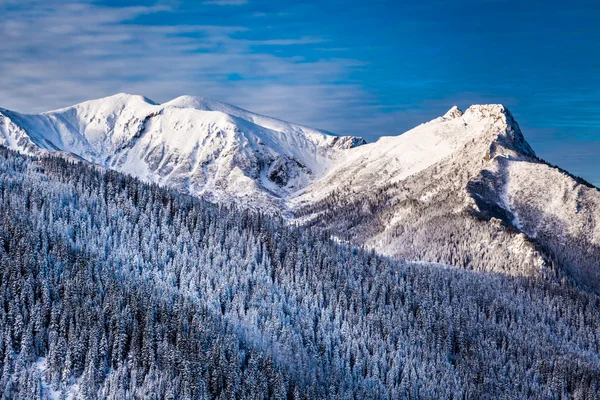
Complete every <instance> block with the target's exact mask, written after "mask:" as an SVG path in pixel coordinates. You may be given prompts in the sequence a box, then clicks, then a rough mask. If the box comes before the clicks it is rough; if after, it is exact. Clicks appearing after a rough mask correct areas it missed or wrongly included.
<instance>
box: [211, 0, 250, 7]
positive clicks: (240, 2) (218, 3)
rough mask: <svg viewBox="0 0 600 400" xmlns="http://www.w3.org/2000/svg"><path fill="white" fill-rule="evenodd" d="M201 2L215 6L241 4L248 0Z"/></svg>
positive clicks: (246, 2)
mask: <svg viewBox="0 0 600 400" xmlns="http://www.w3.org/2000/svg"><path fill="white" fill-rule="evenodd" d="M203 4H209V5H215V6H241V5H244V4H248V0H207V1H204V2H203Z"/></svg>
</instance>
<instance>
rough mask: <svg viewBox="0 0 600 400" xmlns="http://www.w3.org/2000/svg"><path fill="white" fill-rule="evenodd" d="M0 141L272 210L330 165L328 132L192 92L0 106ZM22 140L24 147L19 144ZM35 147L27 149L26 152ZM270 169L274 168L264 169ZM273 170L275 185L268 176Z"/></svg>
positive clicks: (338, 146) (334, 154) (344, 142)
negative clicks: (38, 109)
mask: <svg viewBox="0 0 600 400" xmlns="http://www.w3.org/2000/svg"><path fill="white" fill-rule="evenodd" d="M1 112H2V116H1V117H2V120H1V121H0V143H2V144H5V145H7V146H9V147H10V148H12V149H15V150H19V151H23V152H30V153H31V151H30V149H31V148H33V149H35V148H36V146H37V148H39V149H49V150H61V151H66V152H69V153H73V154H76V155H78V156H80V157H81V158H83V159H84V160H87V161H89V162H92V163H95V164H98V165H100V166H103V167H107V168H111V169H115V170H117V171H120V172H125V173H129V174H132V175H134V176H137V177H139V178H141V179H143V180H146V181H151V182H155V183H159V184H162V185H167V186H171V187H174V188H176V189H178V190H181V191H184V192H188V193H190V194H193V195H197V196H203V197H207V198H211V199H214V200H215V201H224V202H237V201H239V200H240V198H242V199H243V201H244V202H247V203H249V205H250V206H251V207H252V208H254V207H256V208H260V209H263V210H267V211H276V210H278V209H281V208H282V207H283V208H285V206H284V204H283V200H282V199H283V198H285V197H287V196H288V195H289V194H290V193H291V192H294V191H296V190H299V189H302V188H305V187H307V186H308V185H310V184H311V183H312V182H313V181H315V180H317V179H319V178H320V177H322V176H323V175H324V174H325V173H326V171H328V170H329V169H330V168H331V165H332V164H333V162H334V160H335V159H337V158H338V156H339V154H340V153H343V152H345V151H346V150H345V147H349V146H351V145H357V144H360V143H362V142H361V140H362V139H356V138H351V137H337V136H334V135H332V134H330V133H328V132H325V131H320V130H316V129H312V128H308V127H304V126H301V125H297V124H292V123H288V122H285V121H281V120H278V119H275V118H269V117H266V116H262V115H259V114H255V113H252V112H250V111H246V110H243V109H240V108H237V107H234V106H231V105H228V104H225V103H220V102H217V101H214V100H209V99H205V98H201V97H191V96H183V97H179V98H177V99H175V100H172V101H170V102H167V103H165V104H162V105H160V104H157V103H155V102H153V101H151V100H149V99H147V98H145V97H142V96H134V95H128V94H123V93H121V94H117V95H114V96H110V97H106V98H103V99H98V100H91V101H87V102H84V103H80V104H77V105H74V106H71V107H66V108H62V109H59V110H54V111H49V112H45V113H42V114H36V115H26V114H20V113H17V112H13V111H8V110H1ZM23 140H25V141H27V143H26V144H28V146H24V145H21V144H20V141H21V142H23ZM34 152H35V151H34ZM275 166H279V168H280V170H279V171H271V170H272V169H273V168H275ZM267 171H271V173H272V174H273V176H275V175H277V176H279V177H281V176H283V178H284V179H281V180H280V182H279V183H276V182H273V181H271V180H270V174H268V173H267Z"/></svg>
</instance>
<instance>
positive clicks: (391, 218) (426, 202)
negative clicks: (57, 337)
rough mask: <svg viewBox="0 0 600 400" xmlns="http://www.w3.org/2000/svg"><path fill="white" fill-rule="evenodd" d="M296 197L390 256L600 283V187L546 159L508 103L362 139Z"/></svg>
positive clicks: (315, 215) (311, 213)
mask: <svg viewBox="0 0 600 400" xmlns="http://www.w3.org/2000/svg"><path fill="white" fill-rule="evenodd" d="M335 183H337V184H335ZM292 203H293V204H294V206H295V207H296V209H297V212H296V217H297V219H298V220H299V221H301V222H303V223H306V224H309V225H312V226H318V227H320V228H322V229H326V230H328V231H329V232H331V233H332V234H333V235H335V236H337V237H339V238H340V239H343V240H346V241H349V242H351V243H353V244H356V245H364V246H366V247H368V248H373V249H375V250H377V251H378V252H380V253H382V254H385V255H389V256H393V257H399V258H403V259H409V260H415V261H416V260H419V261H432V262H441V263H444V264H450V265H455V266H460V267H463V268H467V269H475V270H484V271H495V272H504V273H509V274H516V275H525V276H546V277H549V276H553V277H556V276H558V277H562V276H565V277H571V278H574V279H575V280H577V281H578V282H580V283H583V284H585V285H589V286H591V287H593V288H599V287H600V286H599V284H600V268H599V265H600V251H599V248H598V244H600V239H599V235H598V232H599V231H598V226H597V222H596V221H598V219H599V218H600V208H599V207H598V205H599V204H600V192H599V191H598V190H597V189H596V188H593V187H591V186H590V185H587V184H585V182H582V181H581V180H580V179H577V178H575V177H571V176H569V175H568V174H566V173H564V172H563V171H560V170H559V169H557V168H554V167H552V166H549V165H548V164H546V163H544V162H543V161H541V160H539V159H538V158H537V157H536V156H535V153H534V152H533V150H532V149H531V147H530V146H529V145H528V144H527V142H526V141H525V139H524V137H523V135H522V133H521V130H520V128H519V126H518V124H517V122H516V121H515V120H514V118H513V117H512V115H511V114H510V112H509V111H508V110H506V109H505V108H504V107H503V106H500V105H488V106H472V107H470V108H469V109H468V110H467V111H466V112H465V113H464V115H463V114H462V112H460V110H457V109H452V110H450V111H449V112H448V113H447V114H446V115H445V116H444V117H440V118H437V119H435V120H433V121H431V122H429V123H426V124H423V125H420V126H419V127H417V128H415V129H413V130H411V131H409V132H407V133H405V134H403V135H400V136H397V137H388V138H382V139H380V140H379V141H377V142H376V143H372V144H368V145H365V146H361V147H360V148H356V149H352V150H350V151H349V152H348V154H347V157H346V158H345V159H344V160H343V161H341V162H340V163H338V164H337V165H336V166H335V167H334V168H333V169H332V170H331V171H330V172H329V173H328V174H327V175H326V176H325V177H324V178H323V179H321V180H320V181H319V182H317V183H315V184H314V185H312V186H311V187H309V188H308V189H307V190H305V191H303V192H301V193H300V195H299V196H297V197H295V198H294V199H292ZM518 261H520V262H518Z"/></svg>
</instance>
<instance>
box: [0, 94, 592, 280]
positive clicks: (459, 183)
mask: <svg viewBox="0 0 600 400" xmlns="http://www.w3.org/2000/svg"><path fill="white" fill-rule="evenodd" d="M0 118H2V120H0V141H2V140H3V142H2V143H0V144H5V145H8V147H10V148H13V149H16V150H20V151H22V152H25V153H34V154H35V153H36V151H42V152H44V151H50V152H52V151H55V150H61V151H67V152H72V153H73V154H75V155H76V156H78V157H81V158H83V159H84V160H87V161H90V162H92V163H97V164H100V165H102V166H105V167H107V168H111V169H115V170H117V171H119V172H125V173H128V174H131V175H134V176H136V177H138V178H141V179H142V180H146V181H150V182H154V183H158V184H161V185H166V186H169V187H172V188H174V189H176V190H178V191H181V192H184V193H188V194H192V195H195V196H199V197H203V198H205V199H207V200H210V201H213V202H219V203H227V204H236V205H238V206H240V207H242V208H250V209H254V210H259V211H263V212H267V213H273V214H279V215H281V216H283V217H284V218H286V219H288V220H289V221H291V222H294V223H299V224H304V225H309V226H313V227H315V228H318V229H321V230H324V231H326V232H328V234H330V235H331V236H333V237H336V238H339V239H340V240H343V241H347V242H348V243H351V244H352V245H356V246H359V247H365V248H369V249H373V250H375V251H377V252H378V253H380V254H382V255H384V256H388V257H393V258H402V259H406V260H411V261H417V262H422V261H424V262H433V263H441V264H445V265H451V266H455V267H461V268H465V269H473V270H481V271H488V272H499V273H504V274H510V275H524V276H534V277H544V278H548V279H556V278H558V279H563V278H566V279H574V280H576V281H577V282H580V283H582V284H588V285H589V286H590V287H592V289H593V290H596V289H599V290H600V270H599V268H597V265H598V261H599V260H600V214H599V211H598V210H600V192H598V191H597V190H595V189H594V188H589V187H587V186H585V185H583V184H582V182H581V181H579V180H577V179H575V178H574V177H572V176H570V175H567V174H564V173H562V172H561V171H560V170H558V169H556V168H554V167H553V166H550V165H549V164H547V163H545V162H544V161H543V160H541V159H539V158H538V157H537V156H536V154H535V152H534V150H533V149H532V148H531V146H530V145H529V144H528V143H527V141H526V139H525V137H524V135H523V133H522V132H521V129H520V127H519V124H518V123H517V121H516V120H515V118H514V117H513V115H512V114H511V113H510V111H509V110H508V109H507V108H506V107H504V106H503V105H500V104H487V105H486V104H483V105H472V106H471V107H469V108H468V109H466V110H465V111H464V112H463V111H461V110H460V109H459V108H458V107H456V106H454V107H452V108H451V109H450V110H449V111H448V112H447V113H445V114H444V115H443V116H441V117H438V118H435V119H433V120H431V121H429V122H426V123H423V124H421V125H419V126H417V127H415V128H413V129H411V130H409V131H408V132H406V133H404V134H401V135H398V136H388V137H382V138H380V139H379V140H377V141H376V142H373V143H368V144H367V143H366V142H365V141H364V140H363V139H361V138H356V137H348V136H346V137H344V136H342V137H340V136H333V135H331V134H330V133H328V132H326V131H319V130H315V129H312V128H307V127H304V126H300V125H296V124H291V123H288V122H285V121H281V120H278V119H274V118H270V117H266V116H262V115H259V114H254V113H251V112H249V111H246V110H243V109H240V108H237V107H235V106H231V105H228V104H225V103H220V102H216V101H214V100H209V99H205V98H201V97H193V96H182V97H179V98H176V99H173V100H172V101H170V102H167V103H164V104H162V105H159V104H156V103H154V102H153V101H151V100H149V99H147V98H145V97H142V96H131V95H126V94H119V95H115V96H111V97H109V98H105V99H100V100H95V101H89V102H84V103H80V104H78V105H75V106H72V107H67V108H63V109H59V110H55V111H50V112H47V113H42V114H38V115H33V116H32V115H29V116H28V115H25V114H19V113H15V112H12V111H8V110H0ZM36 145H38V146H40V147H41V148H42V150H39V149H37V147H36ZM67 154H68V153H67ZM582 185H583V186H582Z"/></svg>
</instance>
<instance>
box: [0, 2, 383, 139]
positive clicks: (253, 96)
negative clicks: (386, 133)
mask: <svg viewBox="0 0 600 400" xmlns="http://www.w3.org/2000/svg"><path fill="white" fill-rule="evenodd" d="M219 3H225V2H222V1H220V2H219ZM170 13H171V9H170V8H168V7H166V6H163V5H159V6H151V7H118V8H117V7H104V6H100V5H95V4H92V3H64V2H61V3H60V4H56V3H55V4H54V5H52V4H51V5H46V6H44V7H20V6H16V7H14V8H12V9H9V10H7V15H6V16H7V18H6V20H5V23H3V24H2V25H0V54H2V57H1V58H0V87H2V88H3V90H2V91H0V106H1V107H5V108H12V109H16V110H21V111H25V112H39V111H45V110H48V109H52V108H57V107H62V106H66V105H69V104H73V103H76V102H79V101H83V100H87V99H90V98H96V97H102V96H106V95H110V94H113V93H116V92H123V91H124V92H130V93H136V94H142V95H145V96H148V97H150V98H152V99H154V100H156V101H159V102H163V101H167V100H169V99H171V98H174V97H176V96H179V95H183V94H192V95H202V96H206V97H212V98H216V99H219V100H223V101H227V102H231V103H233V104H236V105H239V106H241V107H246V108H249V109H252V110H255V111H258V112H262V113H265V114H270V115H274V116H276V117H280V118H283V119H289V120H293V121H296V122H301V123H305V124H308V125H313V126H318V127H322V128H324V129H329V130H332V131H340V133H344V132H349V133H353V134H358V133H360V132H358V130H359V129H361V127H365V128H367V127H370V128H373V127H374V126H376V125H379V124H373V123H372V122H370V121H374V120H377V118H372V115H370V114H378V113H379V108H378V106H377V105H376V104H374V101H372V99H370V95H369V94H368V93H366V92H365V90H364V89H363V88H362V87H361V86H360V85H357V84H352V83H340V81H343V80H344V79H345V78H346V77H347V76H348V75H349V74H350V73H351V72H352V71H353V70H354V69H356V68H361V67H363V66H364V63H363V62H360V61H357V60H352V59H344V58H319V59H316V60H311V61H307V60H306V59H305V58H304V57H300V56H297V55H294V54H293V52H292V54H285V55H284V54H278V53H277V52H268V51H262V50H261V49H262V48H263V47H268V48H271V47H274V46H279V47H281V48H283V47H291V46H306V45H308V46H310V45H312V44H317V43H322V42H324V41H326V40H325V39H323V38H319V37H314V36H304V37H296V38H289V37H277V36H270V37H264V38H252V39H250V38H246V37H243V35H241V34H242V33H245V32H248V31H249V28H248V27H245V26H233V25H232V26H228V25H211V24H207V25H203V24H199V25H190V24H186V25H174V24H169V25H166V24H163V25H154V24H146V23H142V22H141V21H142V20H143V19H142V17H144V16H153V15H157V16H161V15H163V14H164V15H169V14H170ZM337 56H339V55H337ZM231 77H237V78H238V79H231ZM361 116H364V118H361ZM379 121H381V119H379Z"/></svg>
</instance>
